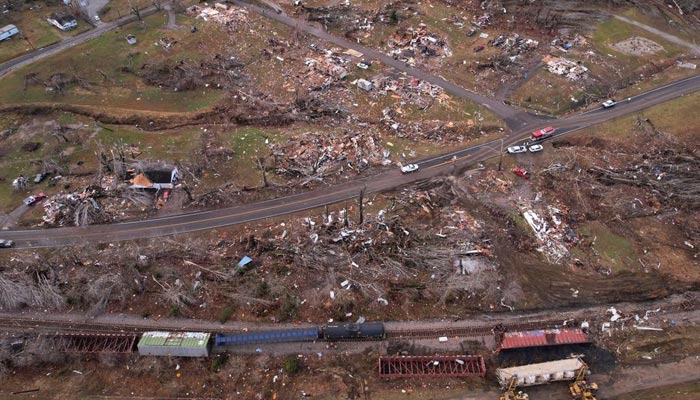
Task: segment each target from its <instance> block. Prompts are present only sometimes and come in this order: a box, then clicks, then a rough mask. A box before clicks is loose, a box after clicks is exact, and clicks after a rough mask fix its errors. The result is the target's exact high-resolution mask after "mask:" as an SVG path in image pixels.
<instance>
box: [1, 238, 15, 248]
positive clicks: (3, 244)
mask: <svg viewBox="0 0 700 400" xmlns="http://www.w3.org/2000/svg"><path fill="white" fill-rule="evenodd" d="M14 245H15V242H14V241H12V240H6V239H0V249H9V248H10V247H13V246H14Z"/></svg>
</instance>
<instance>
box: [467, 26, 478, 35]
mask: <svg viewBox="0 0 700 400" xmlns="http://www.w3.org/2000/svg"><path fill="white" fill-rule="evenodd" d="M476 32H478V29H476V28H472V29H470V30H469V32H467V36H474V35H476Z"/></svg>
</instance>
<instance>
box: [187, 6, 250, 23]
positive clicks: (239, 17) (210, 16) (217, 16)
mask: <svg viewBox="0 0 700 400" xmlns="http://www.w3.org/2000/svg"><path fill="white" fill-rule="evenodd" d="M187 12H188V13H189V14H191V15H194V16H195V17H196V18H201V19H202V20H204V21H213V22H216V23H217V24H221V25H224V26H226V27H228V28H229V29H231V30H233V29H236V28H237V27H238V26H240V25H243V24H247V23H248V10H245V9H242V8H238V7H234V6H229V5H228V4H222V3H215V4H214V7H200V6H197V5H193V6H191V7H189V8H188V9H187Z"/></svg>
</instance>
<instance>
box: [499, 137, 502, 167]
mask: <svg viewBox="0 0 700 400" xmlns="http://www.w3.org/2000/svg"><path fill="white" fill-rule="evenodd" d="M498 170H499V171H503V138H501V155H500V156H499V158H498Z"/></svg>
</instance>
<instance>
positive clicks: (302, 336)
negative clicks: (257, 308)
mask: <svg viewBox="0 0 700 400" xmlns="http://www.w3.org/2000/svg"><path fill="white" fill-rule="evenodd" d="M317 339H318V327H314V328H307V329H286V330H283V331H259V332H246V333H235V334H228V335H224V334H221V333H217V334H216V345H217V346H221V345H228V344H230V345H242V344H254V343H277V342H310V341H314V340H317Z"/></svg>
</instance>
